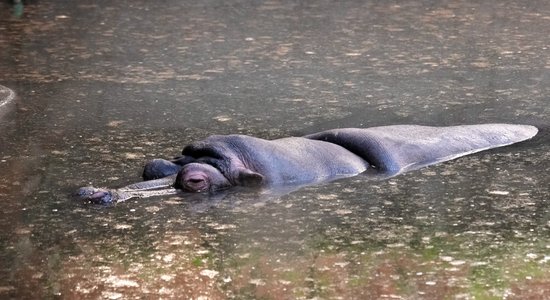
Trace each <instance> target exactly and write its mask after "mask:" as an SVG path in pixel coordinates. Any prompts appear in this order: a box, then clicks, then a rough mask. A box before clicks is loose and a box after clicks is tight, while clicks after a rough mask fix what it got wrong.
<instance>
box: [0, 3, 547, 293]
mask: <svg viewBox="0 0 550 300" xmlns="http://www.w3.org/2000/svg"><path fill="white" fill-rule="evenodd" d="M549 30H550V3H547V2H545V1H529V2H525V1H483V2H479V1H407V2H401V1H345V2H333V1H311V2H310V1H306V2H302V1H296V2H294V1H283V2H279V1H268V2H259V1H154V2H153V1H30V2H27V3H25V5H24V6H22V7H21V6H19V7H17V8H14V7H13V6H12V5H11V4H9V3H8V2H5V1H4V2H2V3H0V84H1V85H4V86H7V87H10V88H11V89H13V90H14V91H15V92H16V94H17V97H16V99H14V100H13V101H11V102H10V103H7V104H5V105H2V106H1V107H0V168H1V170H2V172H1V175H0V199H1V200H2V209H1V210H0V214H1V217H0V228H1V230H0V249H1V250H0V298H3V299H6V298H7V299H9V298H14V299H25V298H32V299H48V298H50V299H51V298H64V299H88V298H89V299H97V298H104V299H134V298H135V299H141V298H151V299H156V298H159V297H162V298H173V299H191V298H193V299H224V298H238V299H310V298H316V299H378V298H397V299H444V298H453V299H455V298H457V299H492V298H497V299H500V298H508V299H509V298H517V299H525V298H529V297H531V299H542V298H550V279H549V278H550V210H549V209H550V204H549V201H550V200H549V195H550V191H549V185H550V177H549V175H548V169H549V168H550V163H549V159H550V154H549V152H550V142H549V135H548V124H550V118H549V115H550V99H549V96H548V95H549V94H550V51H549V47H550V44H549V39H548V31H549ZM0 102H1V101H0ZM484 122H508V123H526V124H533V125H537V126H539V127H541V128H543V130H542V132H541V134H539V136H538V137H537V138H535V139H534V140H532V141H529V142H526V143H523V144H519V145H514V146H511V147H507V148H503V149H498V150H495V151H488V152H483V153H480V154H476V155H472V156H468V157H465V158H461V159H459V160H456V161H452V162H448V163H444V164H441V165H437V166H433V167H429V168H425V169H422V170H420V171H415V172H411V173H407V174H404V175H401V176H398V177H395V178H393V179H390V180H385V181H370V180H368V179H367V178H365V177H355V178H352V179H345V180H340V181H338V182H335V183H331V184H326V185H322V186H314V187H308V188H304V189H301V190H299V191H296V192H293V193H290V194H288V195H284V196H280V197H268V196H266V195H264V194H261V193H260V192H254V191H237V192H235V193H230V194H227V195H221V196H220V197H218V198H206V197H201V196H197V197H174V196H170V197H157V198H152V199H146V200H141V201H139V200H136V201H129V202H125V203H122V204H119V205H115V206H112V207H99V206H94V205H87V204H84V203H80V202H77V201H76V202H75V201H73V200H72V198H71V197H70V193H71V192H72V191H74V190H75V189H76V188H77V187H79V186H83V185H88V184H94V185H97V186H120V185H124V184H127V183H130V182H134V181H137V180H139V175H140V171H141V167H142V165H143V163H144V162H145V161H146V160H147V159H150V158H153V157H171V156H173V155H176V154H178V153H179V151H180V150H181V148H182V146H183V145H184V144H185V143H188V142H191V141H194V140H197V139H201V138H204V137H206V136H208V135H211V134H228V133H243V134H250V135H254V136H259V137H263V138H277V137H283V136H288V135H293V134H306V133H311V132H315V131H318V130H321V129H328V128H334V127H343V126H345V127H368V126H379V125H386V124H411V123H416V124H425V125H453V124H470V123H484Z"/></svg>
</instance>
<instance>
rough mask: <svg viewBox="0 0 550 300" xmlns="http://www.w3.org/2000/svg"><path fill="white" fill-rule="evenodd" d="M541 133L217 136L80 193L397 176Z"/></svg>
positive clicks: (135, 193) (114, 195)
mask: <svg viewBox="0 0 550 300" xmlns="http://www.w3.org/2000/svg"><path fill="white" fill-rule="evenodd" d="M536 133H537V129H536V128H535V127H533V126H528V125H511V124H483V125H463V126H450V127H428V126H418V125H394V126H383V127H372V128H364V129H359V128H346V129H333V130H328V131H323V132H319V133H315V134H311V135H306V136H303V137H289V138H282V139H277V140H264V139H260V138H255V137H250V136H245V135H226V136H222V135H214V136H210V137H208V138H206V139H205V140H202V141H199V142H195V143H192V144H190V145H188V146H186V147H185V148H184V149H183V152H182V154H183V156H181V157H179V158H177V159H174V160H172V161H168V160H164V159H155V160H152V161H151V162H149V163H148V164H147V165H146V166H145V169H144V172H143V178H144V179H145V180H146V181H144V182H141V183H136V184H133V185H129V186H126V187H123V188H120V189H115V190H104V189H95V188H82V189H81V190H80V191H79V194H80V195H81V196H82V197H84V198H86V199H89V200H92V201H97V202H112V201H122V200H125V199H128V198H132V197H146V196H149V195H156V194H155V193H152V194H148V192H144V191H145V190H155V189H159V188H175V189H178V190H183V191H187V192H215V191H218V190H221V189H226V188H229V187H232V186H263V187H275V186H286V185H308V184H314V183H319V182H326V181H330V180H334V179H337V178H342V177H349V176H354V175H357V174H360V173H363V172H364V171H365V170H367V169H369V168H370V169H373V170H376V172H378V173H380V174H386V176H393V175H397V174H399V173H402V172H405V171H408V170H413V169H418V168H420V167H423V166H427V165H431V164H435V163H438V162H442V161H447V160H450V159H454V158H457V157H460V156H464V155H467V154H471V153H474V152H478V151H482V150H486V149H490V148H495V147H500V146H505V145H510V144H513V143H516V142H520V141H523V140H526V139H529V138H531V137H533V136H534V135H536Z"/></svg>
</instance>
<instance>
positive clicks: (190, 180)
mask: <svg viewBox="0 0 550 300" xmlns="http://www.w3.org/2000/svg"><path fill="white" fill-rule="evenodd" d="M203 181H204V179H201V178H191V179H189V182H192V183H199V182H203Z"/></svg>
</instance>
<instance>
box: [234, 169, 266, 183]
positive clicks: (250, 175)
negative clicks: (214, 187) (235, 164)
mask: <svg viewBox="0 0 550 300" xmlns="http://www.w3.org/2000/svg"><path fill="white" fill-rule="evenodd" d="M238 172H239V175H238V182H239V185H242V186H261V185H262V184H263V182H264V176H263V175H262V174H260V173H256V172H253V171H251V170H249V169H239V171H238Z"/></svg>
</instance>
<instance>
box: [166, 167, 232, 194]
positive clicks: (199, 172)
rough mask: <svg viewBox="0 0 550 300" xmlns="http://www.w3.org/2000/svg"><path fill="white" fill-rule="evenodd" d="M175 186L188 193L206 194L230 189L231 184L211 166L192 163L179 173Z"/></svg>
mask: <svg viewBox="0 0 550 300" xmlns="http://www.w3.org/2000/svg"><path fill="white" fill-rule="evenodd" d="M175 185H176V187H177V188H181V189H183V190H185V191H188V192H205V191H215V190H220V189H223V188H226V187H229V186H231V183H230V182H229V180H227V178H225V176H223V174H222V173H221V172H220V171H219V170H218V169H216V168H214V167H213V166H211V165H208V164H204V163H190V164H187V165H185V166H184V167H183V168H182V169H181V171H180V172H179V173H178V175H177V177H176V183H175Z"/></svg>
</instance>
